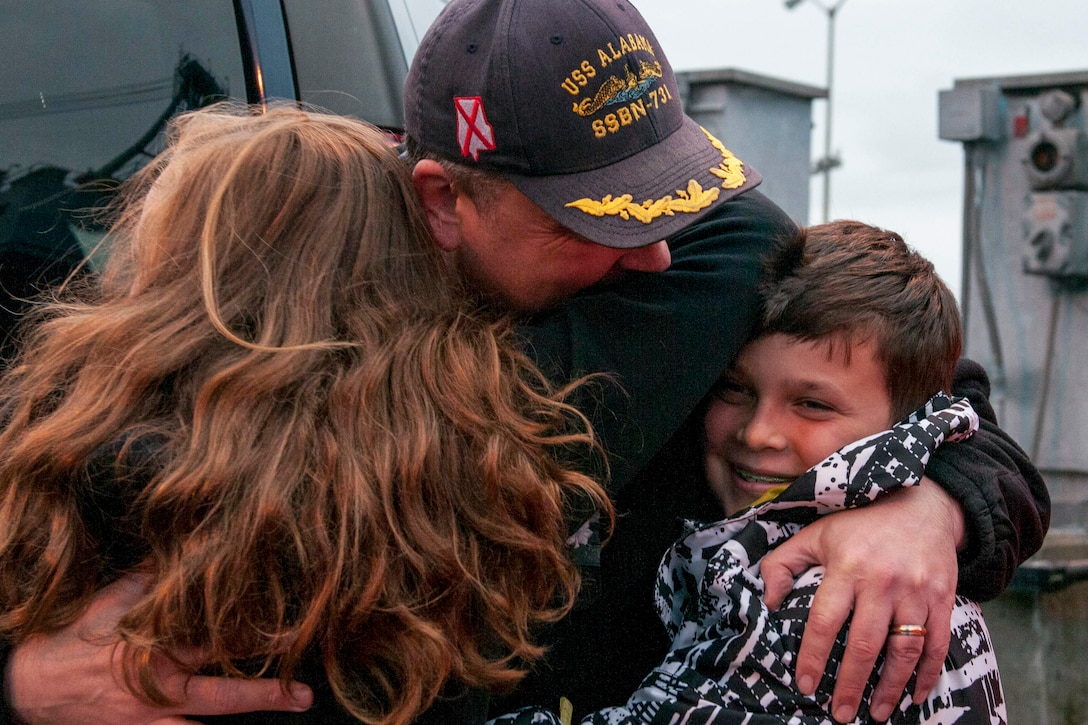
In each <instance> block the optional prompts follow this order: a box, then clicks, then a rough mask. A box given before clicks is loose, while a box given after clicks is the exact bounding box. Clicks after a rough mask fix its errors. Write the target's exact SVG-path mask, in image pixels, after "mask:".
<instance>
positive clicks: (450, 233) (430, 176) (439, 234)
mask: <svg viewBox="0 0 1088 725" xmlns="http://www.w3.org/2000/svg"><path fill="white" fill-rule="evenodd" d="M412 182H413V183H414V184H415V186H416V193H417V194H418V195H419V200H420V201H421V202H423V210H424V211H425V212H426V213H427V221H428V223H430V225H431V232H432V233H433V234H434V238H435V241H437V242H438V246H439V247H441V248H442V250H443V251H446V252H452V251H454V250H455V249H457V247H458V246H460V244H461V225H460V224H459V223H458V221H457V192H455V191H454V190H453V185H452V184H451V183H450V177H449V176H448V175H447V174H446V170H445V169H443V168H442V164H440V163H438V162H437V161H434V160H433V159H421V160H420V161H418V162H417V163H416V165H415V168H414V169H412Z"/></svg>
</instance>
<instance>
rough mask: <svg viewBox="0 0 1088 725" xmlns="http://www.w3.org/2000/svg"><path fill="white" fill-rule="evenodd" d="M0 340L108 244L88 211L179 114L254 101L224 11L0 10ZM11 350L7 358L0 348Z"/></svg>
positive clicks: (193, 1) (204, 6)
mask: <svg viewBox="0 0 1088 725" xmlns="http://www.w3.org/2000/svg"><path fill="white" fill-rule="evenodd" d="M0 17H2V18H3V21H2V22H0V337H6V333H7V331H8V330H9V328H10V325H11V322H12V320H13V319H14V316H15V313H17V312H18V310H19V308H20V307H21V302H20V300H22V299H23V298H25V297H27V296H29V295H30V294H32V293H33V292H34V290H35V289H36V288H38V287H41V286H43V285H48V284H53V283H56V282H58V281H59V280H61V279H64V277H66V276H67V274H68V273H69V272H70V271H71V270H72V269H73V268H74V267H75V265H76V264H78V262H79V260H80V259H82V258H83V257H84V256H85V253H86V252H87V251H88V250H89V249H91V248H92V247H93V246H94V245H95V244H96V243H97V240H98V239H99V238H100V230H99V229H97V228H96V227H95V225H94V223H93V222H91V221H89V220H88V214H87V213H86V212H84V211H80V210H85V209H87V208H89V207H94V206H97V205H100V204H101V203H102V202H103V201H104V200H105V199H106V198H107V197H108V195H109V191H108V189H109V187H110V186H114V185H115V182H117V181H120V180H123V179H125V178H127V177H128V176H131V175H132V173H133V172H134V171H135V170H136V169H138V168H139V167H141V166H142V165H144V164H145V163H147V161H148V160H149V159H150V158H151V157H152V156H153V155H154V154H155V153H157V152H158V151H159V150H160V149H161V147H162V129H163V125H164V124H165V122H166V120H167V119H168V118H169V117H170V116H172V115H173V114H175V113H177V112H179V111H182V110H186V109H189V108H194V107H199V106H202V105H206V104H207V103H209V102H211V101H214V100H216V99H218V98H221V97H223V96H234V97H237V98H239V99H244V98H245V79H244V76H243V69H242V63H241V54H240V50H239V46H238V30H237V25H236V22H235V17H234V9H233V4H232V3H230V2H224V0H185V2H176V0H0ZM0 352H2V351H0Z"/></svg>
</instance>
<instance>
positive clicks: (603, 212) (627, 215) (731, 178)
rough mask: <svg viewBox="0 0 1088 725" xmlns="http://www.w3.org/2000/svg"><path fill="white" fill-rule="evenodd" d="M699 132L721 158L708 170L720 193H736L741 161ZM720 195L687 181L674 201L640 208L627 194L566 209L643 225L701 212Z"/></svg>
mask: <svg viewBox="0 0 1088 725" xmlns="http://www.w3.org/2000/svg"><path fill="white" fill-rule="evenodd" d="M702 131H703V133H705V134H706V137H707V138H708V139H710V143H711V145H712V146H713V147H714V148H716V149H717V150H718V151H719V152H720V153H721V155H722V162H721V163H720V164H718V165H717V166H716V167H714V168H712V169H710V173H711V174H713V175H714V176H717V177H718V178H719V179H721V180H722V184H721V188H722V189H736V188H737V187H739V186H742V185H743V184H744V182H745V180H746V177H745V175H744V168H743V164H742V163H741V160H740V159H738V158H737V157H736V156H734V155H733V153H732V152H731V151H730V150H729V149H727V148H726V147H725V145H724V144H722V142H721V141H719V140H718V139H716V138H714V136H712V135H711V134H710V132H708V131H707V130H706V129H705V128H704V129H702ZM720 193H721V190H720V189H718V188H712V189H703V186H702V184H700V183H699V182H698V181H696V180H695V179H691V180H690V181H688V186H687V189H684V190H681V189H677V191H676V197H673V196H672V195H667V196H663V197H661V198H660V199H657V200H654V199H647V200H646V201H644V202H642V203H641V204H636V203H635V201H634V197H633V196H631V195H630V194H621V195H619V196H614V195H612V194H606V195H605V196H603V197H602V198H601V200H600V201H596V200H594V199H588V198H583V199H578V200H577V201H572V202H570V203H569V204H567V205H566V206H568V207H573V208H575V209H578V210H579V211H583V212H585V213H586V214H592V215H593V216H614V215H619V216H620V218H622V219H631V218H632V217H633V218H635V219H637V220H638V221H640V222H642V223H643V224H649V223H650V222H652V221H653V220H654V219H657V218H658V217H660V216H662V215H664V216H673V215H674V214H676V213H677V212H680V213H687V214H690V213H693V212H697V211H700V210H702V209H705V208H707V207H708V206H710V205H711V204H712V203H714V200H715V199H717V198H718V195H719V194H720Z"/></svg>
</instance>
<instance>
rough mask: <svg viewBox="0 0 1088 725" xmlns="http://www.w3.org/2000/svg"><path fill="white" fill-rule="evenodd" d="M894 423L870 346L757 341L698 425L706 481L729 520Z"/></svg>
mask: <svg viewBox="0 0 1088 725" xmlns="http://www.w3.org/2000/svg"><path fill="white" fill-rule="evenodd" d="M894 422H895V421H893V420H892V405H891V397H890V395H889V394H888V385H887V381H886V379H885V374H884V366H883V364H882V363H881V361H880V360H879V359H878V358H877V355H876V346H875V343H873V342H872V341H871V340H869V339H861V338H847V337H845V336H835V337H834V338H831V339H828V340H818V341H815V342H811V341H803V340H799V339H798V338H795V337H790V336H788V335H784V334H781V333H772V334H769V335H764V336H763V337H760V338H758V339H757V340H755V341H754V342H752V343H749V344H748V345H746V346H745V347H744V349H742V350H741V352H740V355H739V356H738V358H737V362H736V364H735V365H734V366H733V367H732V368H730V369H729V370H728V371H726V373H725V374H723V375H722V377H721V378H720V379H719V381H718V383H717V385H716V386H715V390H714V399H713V401H712V402H711V404H710V406H709V408H708V409H707V413H706V418H705V421H704V431H705V436H706V474H707V480H708V481H709V483H710V486H711V488H713V490H714V492H715V493H716V494H717V495H718V498H719V499H720V500H721V501H722V504H723V505H724V506H725V509H726V512H727V513H733V512H734V511H737V510H739V509H742V508H744V507H746V506H749V505H751V503H752V502H753V501H755V500H756V499H757V498H759V497H760V496H762V495H763V494H764V493H766V492H767V491H768V490H769V489H771V488H775V487H778V486H782V485H785V484H788V483H789V482H790V481H792V480H793V479H794V478H796V477H797V476H799V475H801V474H802V473H804V472H805V471H806V470H808V469H809V468H810V467H811V466H814V465H815V464H817V463H819V462H820V461H821V460H823V459H824V458H826V457H827V456H828V455H830V454H831V453H834V452H835V451H837V450H838V449H839V448H841V447H842V446H844V445H846V444H847V443H851V442H853V441H856V440H858V439H859V438H864V437H865V436H868V435H872V434H873V433H879V432H880V431H882V430H885V429H886V428H888V427H889V426H891V425H892V424H893V423H894Z"/></svg>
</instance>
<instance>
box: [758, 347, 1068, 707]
mask: <svg viewBox="0 0 1088 725" xmlns="http://www.w3.org/2000/svg"><path fill="white" fill-rule="evenodd" d="M953 393H954V394H956V395H962V396H964V397H967V398H968V399H970V401H971V403H972V405H973V406H974V407H975V410H976V411H978V413H979V415H980V418H981V419H982V420H981V423H980V425H981V427H980V430H979V431H978V433H976V434H975V436H974V437H972V438H971V439H969V440H967V441H964V442H962V443H959V444H957V445H955V446H944V447H942V448H940V449H938V451H937V453H936V454H935V455H934V457H933V459H931V460H930V462H929V465H928V467H927V469H926V473H927V475H928V476H929V477H930V478H931V479H933V480H935V481H937V482H938V483H939V484H940V487H938V486H937V485H934V484H932V483H930V484H929V485H923V486H921V487H919V490H918V491H917V492H904V493H906V494H908V495H904V496H897V497H896V498H895V499H894V500H892V501H889V502H888V503H886V504H882V505H880V506H874V507H872V508H871V509H869V510H865V509H862V510H858V511H851V512H845V513H842V514H836V515H834V516H828V517H825V518H824V519H822V520H821V521H819V522H817V523H815V524H812V525H810V526H808V527H806V529H805V531H803V532H802V533H801V534H800V535H798V536H796V537H794V538H793V539H791V540H790V541H788V542H786V543H785V544H783V546H782V547H780V548H779V549H778V550H776V551H775V552H773V553H772V554H771V555H769V556H768V557H767V560H766V561H764V566H763V576H764V579H765V580H766V581H767V589H766V592H767V594H766V597H767V602H768V604H770V605H771V606H776V605H777V604H778V603H779V602H781V600H782V598H783V597H784V596H785V595H786V593H787V592H788V591H789V589H790V587H791V586H792V584H793V576H794V575H795V574H798V573H800V572H801V571H804V570H805V569H807V568H808V567H809V566H812V565H815V564H821V563H822V564H825V565H826V566H827V568H828V575H827V576H826V577H825V578H824V581H823V584H821V587H820V590H819V592H818V594H817V597H816V600H815V601H814V604H813V614H812V615H810V618H809V626H808V628H806V630H805V637H804V641H803V642H802V647H801V652H800V654H799V656H798V664H797V676H798V680H799V682H800V683H801V687H802V689H803V690H804V691H806V692H809V691H811V688H810V687H807V685H809V684H810V683H812V682H813V679H814V678H815V679H816V680H818V678H819V675H820V673H822V672H823V667H824V661H825V660H826V657H827V652H829V651H830V648H831V643H832V642H833V640H834V637H835V634H836V633H837V631H838V628H839V627H841V625H842V623H843V622H845V621H846V619H847V617H850V616H852V617H853V618H852V620H851V625H850V639H849V640H848V644H847V652H846V656H845V658H844V660H843V664H842V668H841V669H840V677H839V681H838V683H837V685H836V688H835V696H834V699H835V705H834V710H833V712H834V713H835V716H836V718H837V719H839V720H848V719H850V718H851V717H852V716H853V714H852V713H854V712H856V710H857V707H858V703H859V702H860V700H861V694H862V690H863V688H864V685H865V678H866V677H867V676H868V673H869V672H870V671H871V669H872V666H873V662H875V660H876V656H877V654H878V653H879V652H880V651H881V649H883V648H885V647H887V663H886V664H885V669H884V672H883V675H882V677H881V681H880V685H879V686H878V688H877V690H876V692H875V693H874V696H873V703H874V705H873V707H872V708H871V710H870V711H871V712H872V713H873V715H874V717H876V718H877V719H880V718H881V717H882V716H885V713H887V714H890V712H891V706H892V703H894V702H895V701H897V700H898V697H899V693H901V692H902V690H903V687H904V686H905V685H906V683H907V680H908V679H909V677H910V675H911V673H912V671H914V670H915V669H917V671H918V678H917V687H916V689H915V693H914V694H915V700H916V701H917V700H919V699H921V698H923V697H924V696H925V695H926V694H927V693H928V691H929V689H930V688H931V687H932V685H933V683H934V682H935V681H936V678H937V675H938V674H939V672H940V668H941V663H942V662H943V660H944V656H945V653H946V651H947V647H948V636H949V628H948V619H949V616H950V613H951V608H952V602H953V596H954V593H955V591H956V590H957V588H958V590H959V592H960V593H961V594H964V595H965V596H968V597H973V598H978V599H988V598H992V597H994V596H996V595H997V594H998V593H1000V592H1001V591H1002V590H1003V589H1004V588H1005V587H1006V586H1007V585H1008V582H1009V580H1010V579H1011V578H1012V575H1013V573H1014V572H1015V570H1016V567H1017V566H1018V565H1019V564H1020V563H1021V562H1023V561H1024V560H1025V559H1027V558H1028V557H1029V556H1031V555H1032V554H1033V553H1035V551H1037V550H1038V549H1039V547H1040V546H1041V545H1042V540H1043V535H1044V534H1045V533H1046V528H1047V526H1048V525H1049V522H1050V499H1049V496H1048V494H1047V491H1046V487H1045V485H1044V484H1043V481H1042V478H1041V477H1040V475H1039V473H1038V471H1037V470H1036V469H1035V468H1034V466H1032V464H1031V462H1030V461H1029V460H1028V457H1027V455H1025V454H1024V452H1023V451H1022V450H1021V449H1020V448H1019V446H1017V445H1016V443H1015V442H1013V441H1012V439H1011V438H1009V437H1008V435H1007V434H1005V433H1004V432H1003V431H1001V430H1000V429H999V428H998V427H997V426H996V424H995V421H994V415H993V409H992V407H991V406H990V405H989V401H988V400H987V396H988V394H989V385H988V382H987V381H986V376H985V372H984V371H983V370H982V368H980V367H979V366H978V365H976V364H974V363H971V362H969V361H962V362H961V364H960V366H959V367H958V368H957V375H956V380H955V383H954V386H953ZM942 489H943V490H942ZM957 550H958V551H959V552H960V553H959V558H958V562H957V558H956V555H955V552H956V551H957ZM957 576H958V578H959V584H958V587H957ZM851 613H852V615H851ZM891 624H922V625H924V626H926V628H927V629H928V630H929V632H928V634H927V636H926V637H925V639H924V641H923V640H922V638H916V637H893V638H888V637H887V632H888V627H889V626H890V625H891ZM811 687H815V685H814V684H812V685H811Z"/></svg>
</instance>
